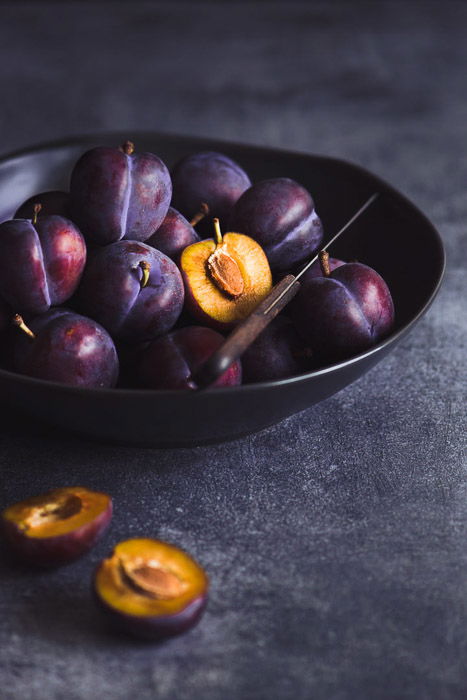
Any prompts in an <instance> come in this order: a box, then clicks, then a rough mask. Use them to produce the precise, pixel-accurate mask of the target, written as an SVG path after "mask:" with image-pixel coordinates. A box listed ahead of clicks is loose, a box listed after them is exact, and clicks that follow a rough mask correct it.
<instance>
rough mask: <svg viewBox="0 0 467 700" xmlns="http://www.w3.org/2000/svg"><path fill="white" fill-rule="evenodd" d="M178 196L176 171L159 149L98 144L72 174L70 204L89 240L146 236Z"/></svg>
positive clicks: (133, 238)
mask: <svg viewBox="0 0 467 700" xmlns="http://www.w3.org/2000/svg"><path fill="white" fill-rule="evenodd" d="M171 196H172V183H171V179H170V173H169V171H168V169H167V166H166V165H165V163H163V161H162V160H161V159H160V158H159V157H158V156H156V155H154V154H153V153H148V152H145V153H133V152H125V149H124V148H122V149H119V148H112V147H108V146H98V147H97V148H93V149H91V150H89V151H86V153H84V154H83V155H82V156H81V158H80V159H79V160H78V161H77V163H76V165H75V167H74V169H73V172H72V174H71V183H70V207H71V215H72V218H73V221H76V223H77V224H78V226H79V227H80V229H81V230H82V232H83V234H84V236H85V237H86V239H87V240H89V241H92V242H94V243H98V244H101V245H106V244H108V243H113V242H115V241H119V240H121V239H123V238H125V239H129V240H137V241H144V240H146V239H147V238H149V237H150V236H151V235H152V234H153V233H154V231H156V230H157V229H158V228H159V226H160V225H161V223H162V221H163V220H164V218H165V215H166V214H167V210H168V208H169V204H170V199H171Z"/></svg>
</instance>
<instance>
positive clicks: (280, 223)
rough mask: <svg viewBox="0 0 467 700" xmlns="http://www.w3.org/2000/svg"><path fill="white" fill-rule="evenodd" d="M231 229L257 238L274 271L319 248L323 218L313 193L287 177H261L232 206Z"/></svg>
mask: <svg viewBox="0 0 467 700" xmlns="http://www.w3.org/2000/svg"><path fill="white" fill-rule="evenodd" d="M229 230H230V231H235V232H236V233H244V234H246V235H247V236H251V238H254V239H255V241H257V242H258V243H259V244H260V245H261V246H262V248H263V250H264V252H265V253H266V255H267V257H268V260H269V264H270V266H271V269H272V270H274V271H275V270H279V271H281V270H289V269H291V268H293V267H294V266H295V265H297V264H298V263H300V262H303V261H304V260H306V259H307V258H310V257H311V256H312V254H313V253H314V252H315V251H316V250H317V249H318V247H319V245H320V243H321V241H322V238H323V227H322V224H321V220H320V218H319V216H318V215H317V213H316V211H315V205H314V202H313V199H312V197H311V195H310V193H309V192H308V191H307V190H306V189H305V188H304V187H302V185H300V184H299V183H298V182H295V180H291V179H290V178H286V177H278V178H272V179H270V180H261V181H260V182H257V183H255V184H254V185H252V186H251V187H250V188H249V189H248V190H246V192H244V193H243V194H242V196H241V197H240V199H239V200H238V201H237V203H236V204H235V206H234V208H233V212H232V216H231V219H230V224H229Z"/></svg>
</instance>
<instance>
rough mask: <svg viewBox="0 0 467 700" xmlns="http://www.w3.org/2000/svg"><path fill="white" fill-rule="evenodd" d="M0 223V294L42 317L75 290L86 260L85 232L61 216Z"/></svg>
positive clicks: (14, 305) (34, 216) (25, 310)
mask: <svg viewBox="0 0 467 700" xmlns="http://www.w3.org/2000/svg"><path fill="white" fill-rule="evenodd" d="M40 208H41V205H40V204H36V207H35V211H34V214H33V217H32V219H31V220H29V219H11V220H10V221H4V222H3V223H2V224H0V294H1V295H2V297H3V298H4V299H5V301H6V302H7V303H8V304H9V305H10V306H11V307H12V308H14V309H15V310H16V311H19V312H20V313H26V312H28V313H31V314H40V313H43V312H45V311H47V310H48V309H49V308H50V307H51V306H59V305H61V304H63V303H64V302H66V301H67V300H68V299H69V298H70V297H71V296H72V295H73V293H74V292H75V290H76V288H77V286H78V283H79V281H80V278H81V275H82V272H83V269H84V265H85V262H86V244H85V242H84V238H83V236H82V235H81V232H80V231H79V230H78V228H77V227H76V226H75V225H74V224H73V223H72V222H71V221H70V220H69V219H65V218H64V217H62V216H57V215H50V216H43V217H39V216H38V214H39V212H40Z"/></svg>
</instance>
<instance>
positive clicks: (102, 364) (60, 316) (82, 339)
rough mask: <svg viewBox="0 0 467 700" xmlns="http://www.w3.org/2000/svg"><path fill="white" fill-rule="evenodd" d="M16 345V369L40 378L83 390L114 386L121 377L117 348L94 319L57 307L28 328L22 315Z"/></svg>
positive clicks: (18, 323)
mask: <svg viewBox="0 0 467 700" xmlns="http://www.w3.org/2000/svg"><path fill="white" fill-rule="evenodd" d="M15 323H16V325H17V326H18V327H19V330H18V333H17V338H16V342H15V348H14V351H15V355H14V362H15V369H16V371H17V372H19V373H20V374H26V375H28V376H30V377H35V378H37V379H48V380H50V381H55V382H62V383H63V384H71V385H72V386H79V387H93V388H95V387H112V386H115V384H116V382H117V378H118V369H119V367H118V358H117V351H116V349H115V345H114V343H113V340H112V338H111V337H110V335H109V334H108V333H107V331H106V330H105V329H104V328H102V326H100V325H99V324H98V323H96V322H95V321H93V320H92V319H90V318H86V317H85V316H81V315H79V314H76V313H74V312H72V311H69V310H68V309H63V308H54V309H50V311H47V312H46V313H45V314H42V315H40V316H36V317H35V318H34V319H33V320H31V321H30V322H29V324H28V325H27V326H26V324H25V323H24V321H23V319H22V318H21V316H16V317H15Z"/></svg>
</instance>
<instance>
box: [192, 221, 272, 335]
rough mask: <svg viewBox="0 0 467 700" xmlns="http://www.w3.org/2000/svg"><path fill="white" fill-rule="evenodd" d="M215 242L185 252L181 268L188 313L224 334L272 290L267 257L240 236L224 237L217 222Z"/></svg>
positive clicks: (199, 245)
mask: <svg viewBox="0 0 467 700" xmlns="http://www.w3.org/2000/svg"><path fill="white" fill-rule="evenodd" d="M214 226H215V240H213V239H212V238H208V239H207V240H204V241H200V242H199V243H193V244H192V245H190V246H188V248H185V250H184V251H183V253H182V255H181V258H180V268H181V271H182V276H183V281H184V283H185V300H186V308H187V309H188V311H189V312H190V313H191V314H192V315H193V316H194V318H197V319H198V320H199V321H200V322H201V323H203V324H205V325H207V326H212V327H213V328H216V329H218V330H221V331H222V330H225V329H228V328H229V327H231V326H233V325H235V324H236V323H238V322H239V321H241V320H243V319H244V318H246V316H248V315H249V314H250V313H251V312H252V311H253V309H254V308H255V307H256V306H257V305H258V304H259V303H260V302H261V301H262V300H263V299H264V297H266V296H267V295H268V294H269V292H270V291H271V288H272V274H271V270H270V267H269V263H268V260H267V258H266V255H265V253H264V251H263V249H262V248H261V246H260V245H259V243H257V242H256V241H254V240H253V239H252V238H250V237H249V236H244V235H243V234H240V233H226V234H225V235H224V236H222V234H221V231H220V225H219V220H218V219H217V218H216V219H214Z"/></svg>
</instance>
